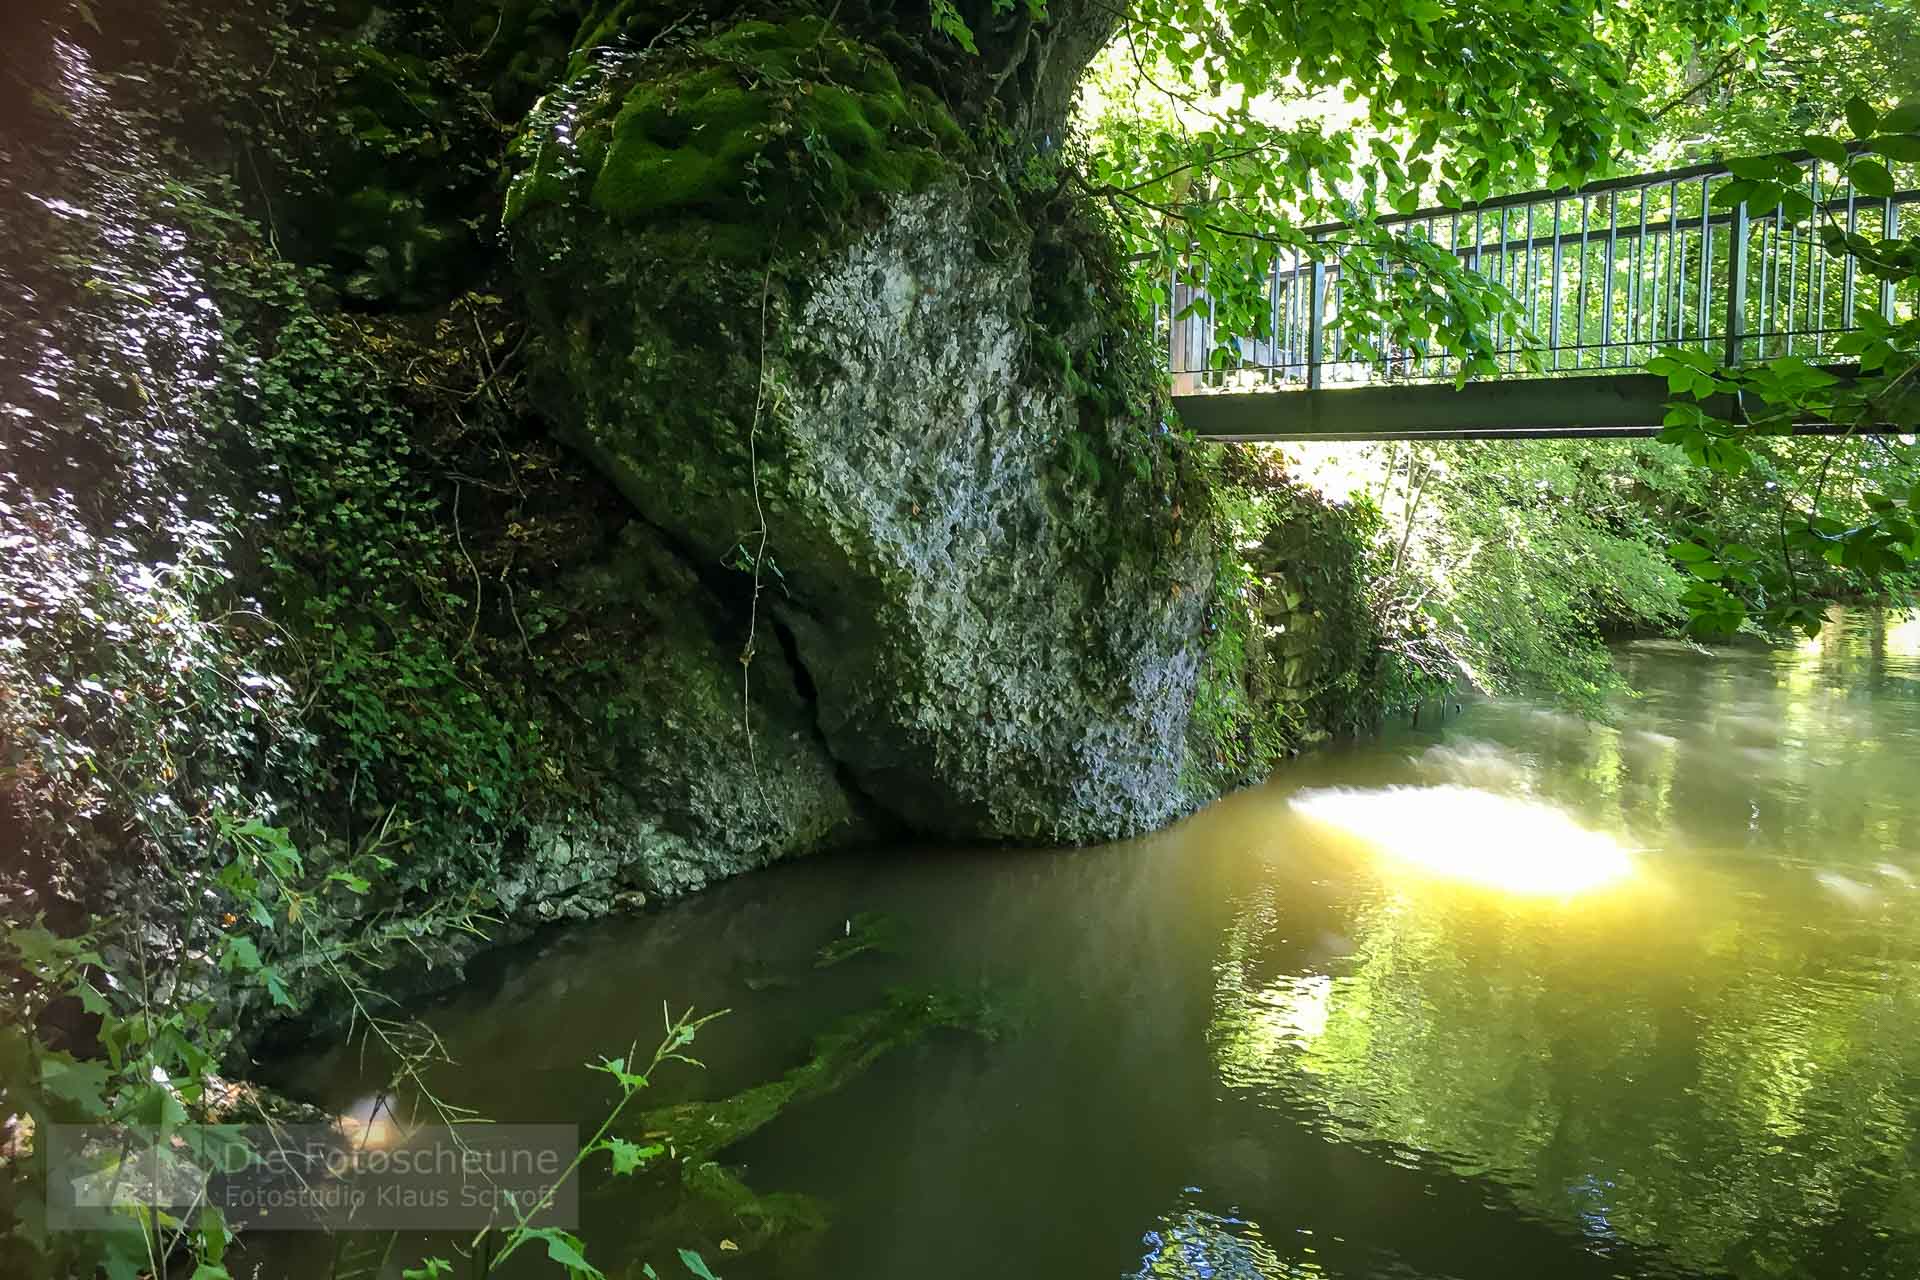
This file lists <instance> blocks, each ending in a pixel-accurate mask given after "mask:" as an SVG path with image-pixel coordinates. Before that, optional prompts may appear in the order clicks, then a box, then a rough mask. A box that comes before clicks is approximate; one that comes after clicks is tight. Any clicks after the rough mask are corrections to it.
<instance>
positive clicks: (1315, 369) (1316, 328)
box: [1307, 236, 1327, 391]
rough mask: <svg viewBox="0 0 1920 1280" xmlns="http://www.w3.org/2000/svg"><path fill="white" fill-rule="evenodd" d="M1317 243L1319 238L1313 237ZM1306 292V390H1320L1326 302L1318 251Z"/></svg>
mask: <svg viewBox="0 0 1920 1280" xmlns="http://www.w3.org/2000/svg"><path fill="white" fill-rule="evenodd" d="M1314 239H1315V241H1316V242H1317V241H1318V240H1319V239H1320V237H1318V236H1315V237H1314ZM1309 279H1310V280H1311V284H1309V286H1308V292H1307V389H1308V390H1309V391H1318V390H1319V389H1320V379H1321V370H1320V364H1321V359H1322V357H1323V356H1324V355H1325V354H1326V348H1325V347H1324V346H1323V343H1324V342H1325V341H1326V335H1325V334H1324V333H1323V332H1322V331H1321V324H1322V320H1321V316H1322V313H1323V312H1324V311H1325V309H1326V300H1327V264H1326V263H1325V262H1324V261H1323V260H1322V259H1321V256H1320V254H1319V252H1318V251H1316V252H1315V253H1314V255H1313V274H1312V276H1311V277H1309Z"/></svg>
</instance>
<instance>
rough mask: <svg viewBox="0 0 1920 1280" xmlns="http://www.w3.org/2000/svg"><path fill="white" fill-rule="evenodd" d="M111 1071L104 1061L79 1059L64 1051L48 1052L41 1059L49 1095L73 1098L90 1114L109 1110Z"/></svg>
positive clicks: (41, 1082) (43, 1086) (42, 1076)
mask: <svg viewBox="0 0 1920 1280" xmlns="http://www.w3.org/2000/svg"><path fill="white" fill-rule="evenodd" d="M111 1078H112V1077H111V1072H110V1070H109V1069H108V1067H107V1064H106V1063H104V1062H98V1061H91V1060H89V1061H85V1062H81V1061H78V1060H76V1059H75V1058H74V1057H73V1055H72V1054H70V1053H65V1052H54V1053H49V1054H48V1055H47V1056H46V1057H45V1058H43V1059H42V1060H41V1062H40V1087H41V1088H42V1089H45V1090H46V1091H47V1093H48V1095H49V1096H51V1097H55V1098H60V1099H63V1100H65V1101H67V1102H71V1103H72V1104H73V1105H74V1106H76V1107H78V1108H80V1110H81V1111H82V1112H84V1113H86V1114H87V1115H90V1116H98V1115H101V1114H102V1113H104V1112H105V1110H106V1100H105V1099H106V1092H107V1083H108V1081H109V1080H110V1079H111Z"/></svg>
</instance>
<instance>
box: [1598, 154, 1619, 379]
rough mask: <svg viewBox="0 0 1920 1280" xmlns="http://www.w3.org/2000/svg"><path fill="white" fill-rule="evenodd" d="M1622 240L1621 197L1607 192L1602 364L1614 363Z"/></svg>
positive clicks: (1601, 307)
mask: <svg viewBox="0 0 1920 1280" xmlns="http://www.w3.org/2000/svg"><path fill="white" fill-rule="evenodd" d="M1619 242H1620V197H1619V196H1618V195H1617V194H1615V193H1614V192H1611V191H1609V192H1607V274H1606V278H1605V279H1604V280H1602V281H1601V284H1600V364H1601V367H1602V368H1605V367H1607V366H1609V365H1611V364H1612V363H1613V256H1614V251H1615V249H1616V248H1617V247H1618V245H1619Z"/></svg>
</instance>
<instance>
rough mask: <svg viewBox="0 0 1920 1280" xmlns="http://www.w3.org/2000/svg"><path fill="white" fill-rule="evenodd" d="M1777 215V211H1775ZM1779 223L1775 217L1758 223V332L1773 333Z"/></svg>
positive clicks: (1777, 270)
mask: <svg viewBox="0 0 1920 1280" xmlns="http://www.w3.org/2000/svg"><path fill="white" fill-rule="evenodd" d="M1776 215H1777V211H1776ZM1779 227H1780V223H1779V220H1778V217H1777V216H1773V217H1767V218H1763V219H1761V222H1760V332H1761V333H1771V332H1773V310H1774V303H1775V302H1776V301H1777V298H1776V295H1777V294H1778V292H1779V289H1778V287H1777V284H1778V278H1779V268H1780V264H1779V261H1778V259H1777V258H1776V256H1775V250H1776V249H1777V248H1778V247H1779V242H1778V237H1777V232H1778V231H1779Z"/></svg>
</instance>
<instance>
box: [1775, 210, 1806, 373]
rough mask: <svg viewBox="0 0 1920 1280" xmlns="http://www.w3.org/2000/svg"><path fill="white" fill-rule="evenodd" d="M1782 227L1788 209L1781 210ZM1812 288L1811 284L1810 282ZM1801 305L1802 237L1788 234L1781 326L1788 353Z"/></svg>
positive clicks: (1787, 352)
mask: <svg viewBox="0 0 1920 1280" xmlns="http://www.w3.org/2000/svg"><path fill="white" fill-rule="evenodd" d="M1780 224H1781V226H1782V228H1785V227H1786V224H1787V211H1786V209H1785V207H1784V206H1783V207H1782V208H1781V210H1780ZM1809 289H1811V284H1809ZM1799 305H1800V237H1799V236H1798V235H1788V236H1787V306H1786V310H1785V311H1784V312H1783V313H1782V319H1781V321H1780V327H1781V328H1782V329H1784V330H1785V331H1786V354H1788V355H1792V354H1793V326H1794V314H1793V313H1794V309H1795V308H1796V307H1798V306H1799Z"/></svg>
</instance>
